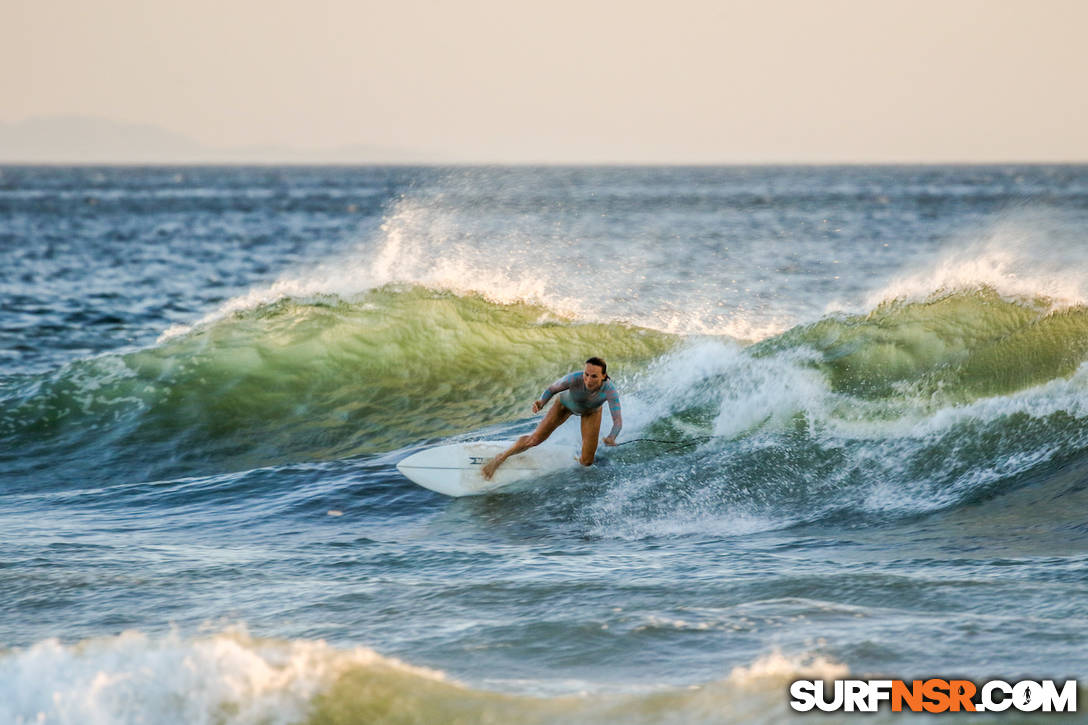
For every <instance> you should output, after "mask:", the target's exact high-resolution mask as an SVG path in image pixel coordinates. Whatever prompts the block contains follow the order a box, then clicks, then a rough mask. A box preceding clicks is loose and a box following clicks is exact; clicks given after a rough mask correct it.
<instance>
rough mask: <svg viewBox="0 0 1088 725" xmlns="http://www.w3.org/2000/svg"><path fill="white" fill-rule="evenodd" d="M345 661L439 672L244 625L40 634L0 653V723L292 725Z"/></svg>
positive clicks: (436, 675) (435, 675)
mask: <svg viewBox="0 0 1088 725" xmlns="http://www.w3.org/2000/svg"><path fill="white" fill-rule="evenodd" d="M353 667H383V668H395V669H398V670H401V671H404V672H408V673H411V674H412V675H413V676H416V677H423V678H427V679H433V680H444V679H445V676H444V675H443V674H442V673H441V672H437V671H434V670H428V669H424V668H418V667H411V666H408V665H404V664H403V663H400V662H398V661H397V660H393V659H390V658H385V657H382V656H381V655H378V654H377V653H375V652H373V651H372V650H369V649H366V648H356V649H352V650H346V651H345V650H337V649H335V648H333V647H330V646H329V645H327V644H325V643H324V642H322V641H309V640H291V641H278V640H256V639H253V638H251V637H249V636H248V635H247V634H246V633H245V631H244V630H234V631H230V632H226V633H221V634H216V635H212V636H205V637H198V638H195V639H187V638H183V637H182V636H180V635H179V634H177V633H172V634H169V635H166V636H163V637H159V638H155V637H150V636H147V635H145V634H142V633H140V632H125V633H123V634H121V635H119V636H116V637H102V638H96V639H90V640H86V641H83V642H80V643H78V644H75V645H65V644H62V643H61V642H59V641H58V640H55V639H50V640H46V641H43V642H39V643H37V644H35V645H33V646H32V647H29V648H26V649H16V650H10V651H8V652H5V653H3V654H0V722H4V723H13V724H15V725H30V723H42V724H45V723H50V724H52V723H58V724H59V725H116V724H119V723H132V724H133V725H136V724H141V725H142V724H143V723H179V724H180V723H185V725H205V724H207V725H212V724H213V723H223V722H230V723H255V724H256V723H262V724H264V723H267V724H275V723H284V724H287V723H296V722H299V721H301V720H302V719H303V717H304V715H305V714H306V710H307V707H308V704H309V702H310V700H311V699H312V698H313V697H314V696H315V695H316V694H317V693H318V692H320V691H322V690H323V689H325V688H327V687H328V686H329V685H330V684H331V683H332V681H333V680H334V679H335V677H336V676H337V675H339V674H340V673H342V672H344V671H345V670H347V669H348V668H353ZM227 715H229V717H226V716H227Z"/></svg>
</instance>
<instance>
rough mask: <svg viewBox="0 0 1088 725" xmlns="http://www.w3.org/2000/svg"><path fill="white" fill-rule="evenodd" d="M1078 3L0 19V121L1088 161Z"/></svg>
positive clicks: (133, 7)
mask: <svg viewBox="0 0 1088 725" xmlns="http://www.w3.org/2000/svg"><path fill="white" fill-rule="evenodd" d="M1086 34H1088V2H1081V1H1079V0H1070V1H1068V2H1067V1H1062V0H1025V1H1023V2H1021V1H1019V0H990V1H989V2H984V1H982V0H940V1H936V2H930V1H928V0H910V1H909V2H881V1H880V0H865V1H863V0H858V1H856V2H853V1H851V2H846V1H843V0H834V1H816V0H810V1H808V2H803V1H800V0H759V1H758V2H731V1H729V0H705V1H703V0H699V1H695V0H680V1H677V0H670V1H666V0H660V1H658V2H649V3H646V2H633V1H632V0H624V1H623V2H596V1H594V0H579V1H578V2H568V1H567V0H549V1H548V2H519V1H517V0H502V1H495V2H492V1H491V0H449V1H447V2H426V1H424V0H391V1H390V0H383V2H369V1H367V0H360V1H357V2H349V1H347V0H343V1H341V0H330V1H327V2H320V1H315V0H307V1H306V2H276V1H275V0H2V2H0V93H2V96H0V98H2V101H0V121H9V122H10V121H21V120H24V119H27V118H28V117H34V116H49V115H58V114H64V115H70V114H78V115H83V116H95V117H102V118H107V119H112V120H116V121H124V122H139V123H150V124H155V125H158V126H162V127H163V128H166V129H169V130H171V131H176V132H179V133H182V134H185V135H187V136H190V137H192V138H194V139H196V140H198V141H200V142H201V143H204V144H208V145H211V146H238V145H251V144H282V145H290V146H295V147H301V148H314V149H316V148H329V147H334V146H341V145H350V144H365V145H372V146H389V147H399V148H404V149H411V150H416V151H422V152H425V153H428V154H433V155H434V157H435V160H439V161H441V160H461V161H487V162H496V161H497V162H502V161H510V162H516V161H554V162H579V161H583V162H607V161H621V162H622V161H650V162H655V161H656V162H695V163H714V162H753V161H755V162H759V161H771V162H781V161H787V162H788V161H800V162H820V161H850V162H858V161H860V162H864V161H1007V160H1038V161H1053V160H1073V161H1088V79H1086V76H1088V38H1086Z"/></svg>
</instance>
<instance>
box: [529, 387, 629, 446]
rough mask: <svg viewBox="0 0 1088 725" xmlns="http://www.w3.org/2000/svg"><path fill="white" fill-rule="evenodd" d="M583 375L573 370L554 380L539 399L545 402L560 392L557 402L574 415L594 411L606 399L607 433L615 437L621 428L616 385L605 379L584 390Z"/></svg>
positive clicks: (620, 412) (621, 420)
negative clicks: (609, 414) (609, 426)
mask: <svg viewBox="0 0 1088 725" xmlns="http://www.w3.org/2000/svg"><path fill="white" fill-rule="evenodd" d="M583 377H584V375H583V374H582V373H581V372H575V373H571V374H570V375H567V376H566V377H564V378H560V379H559V380H556V381H555V382H554V383H552V384H551V385H549V386H548V388H547V389H546V390H545V391H544V393H543V394H542V395H541V396H540V399H541V400H542V401H544V402H545V403H547V402H548V401H549V400H551V397H552V396H553V395H555V394H556V393H562V395H560V396H559V402H560V403H562V404H563V407H565V408H566V409H567V410H569V411H570V412H572V413H574V414H575V415H582V414H583V413H589V412H590V411H594V410H596V409H597V408H600V407H601V406H602V405H604V402H605V401H606V400H607V401H608V411H609V412H610V413H611V414H612V431H611V432H610V433H609V434H608V437H609V438H615V437H616V436H618V435H619V434H620V429H621V428H623V414H622V408H621V407H620V394H619V393H618V392H617V391H616V386H615V385H613V384H612V381H611V380H605V381H604V382H603V383H601V387H599V388H597V389H596V390H595V391H593V392H592V393H591V392H589V391H588V390H586V385H585V381H584V380H583V379H582V378H583Z"/></svg>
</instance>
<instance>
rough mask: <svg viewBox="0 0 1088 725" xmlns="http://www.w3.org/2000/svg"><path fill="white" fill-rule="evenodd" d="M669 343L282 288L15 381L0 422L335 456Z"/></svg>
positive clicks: (478, 303)
mask: <svg viewBox="0 0 1088 725" xmlns="http://www.w3.org/2000/svg"><path fill="white" fill-rule="evenodd" d="M674 344H676V338H674V337H672V336H669V335H665V334H663V333H660V332H654V331H651V330H647V329H641V328H635V327H630V326H626V325H621V324H603V323H601V324H583V323H578V322H576V321H573V320H570V319H565V318H562V317H559V316H557V315H555V314H554V313H552V312H550V311H549V310H547V309H545V308H543V307H539V306H534V305H529V304H498V303H494V302H490V301H488V300H486V299H484V298H482V297H478V296H458V295H455V294H453V293H449V292H441V291H434V290H430V289H426V288H422V287H402V286H386V287H382V288H379V289H376V290H372V291H370V292H368V293H365V294H363V295H361V296H359V297H357V298H354V299H351V300H344V299H340V298H336V297H328V298H324V299H315V300H307V301H301V300H290V299H283V300H280V301H278V302H276V303H273V304H269V305H265V306H261V307H258V308H255V309H251V310H247V311H245V312H242V313H238V314H235V315H234V316H232V317H229V318H226V319H222V320H219V321H217V322H215V323H213V324H210V325H208V326H206V327H202V328H198V329H196V330H193V331H190V332H189V333H188V334H186V335H184V336H181V337H178V338H174V339H171V340H168V341H166V342H164V343H162V344H160V345H158V346H156V347H154V348H150V349H145V350H140V351H136V352H131V353H128V354H124V355H111V356H105V357H101V358H95V359H90V360H82V361H79V362H76V363H74V364H72V365H69V366H66V367H65V368H63V369H62V370H60V371H58V372H57V373H56V374H54V375H52V376H49V377H48V378H46V379H41V378H32V379H23V380H19V381H16V383H15V385H16V387H18V388H19V389H18V390H17V391H16V392H15V393H12V392H11V390H10V389H9V390H7V391H4V392H5V393H6V395H5V397H6V398H8V401H7V405H6V406H5V408H6V410H5V411H4V413H3V416H2V418H0V435H3V436H4V437H5V438H8V439H9V440H11V441H12V442H13V443H20V444H22V445H24V446H30V447H37V448H41V447H43V446H45V447H47V448H50V449H51V450H49V451H42V453H43V454H44V453H47V452H48V453H50V454H56V453H57V450H56V447H57V446H68V448H69V449H70V452H71V453H72V455H79V456H81V457H84V456H85V455H86V452H87V451H86V449H87V447H88V445H89V444H91V443H94V444H96V446H97V444H101V443H105V444H108V447H109V450H111V451H113V452H114V453H115V454H116V455H120V456H122V457H124V458H128V459H130V461H131V462H132V463H133V464H134V465H136V464H141V465H144V466H146V467H148V469H147V470H146V471H145V473H144V475H146V476H150V477H154V476H164V475H179V474H186V475H188V474H192V473H199V472H204V471H208V470H214V471H218V470H223V469H228V470H237V469H241V468H252V467H257V466H262V465H271V464H276V463H281V462H286V461H301V460H329V459H335V458H342V457H345V456H350V455H357V454H363V453H374V452H381V451H387V450H393V449H396V448H398V447H401V446H404V445H408V444H411V443H413V442H418V441H421V440H426V439H429V438H435V437H441V436H448V435H451V434H457V433H463V432H466V431H471V430H475V429H478V428H480V427H483V426H487V425H490V424H494V423H499V422H502V421H506V420H510V419H514V418H516V417H520V416H525V415H527V414H528V413H529V404H530V402H531V401H532V400H533V398H535V397H536V396H537V395H539V393H540V391H541V389H542V388H543V387H544V386H545V385H547V384H548V383H550V382H551V381H552V380H554V379H556V378H557V377H559V376H560V375H562V374H565V373H567V372H569V371H570V370H572V369H577V368H579V367H581V364H582V361H584V360H585V359H586V357H588V356H590V355H600V356H602V357H605V358H606V359H607V360H608V361H609V365H610V372H611V371H613V370H615V371H616V372H619V373H621V374H622V373H623V372H624V371H625V370H630V369H631V368H632V367H633V366H638V365H641V364H642V363H645V362H647V361H649V360H651V359H652V358H654V357H656V356H657V355H659V354H661V353H662V352H663V351H665V350H667V349H669V348H670V347H672V346H673V345H674ZM11 385H12V383H11V381H9V382H8V384H7V385H5V386H4V387H10V386H11ZM13 439H17V440H13ZM93 455H105V454H104V453H102V452H100V451H96V452H95V453H94V454H93ZM149 460H152V461H155V462H154V463H153V464H149V463H147V461H149Z"/></svg>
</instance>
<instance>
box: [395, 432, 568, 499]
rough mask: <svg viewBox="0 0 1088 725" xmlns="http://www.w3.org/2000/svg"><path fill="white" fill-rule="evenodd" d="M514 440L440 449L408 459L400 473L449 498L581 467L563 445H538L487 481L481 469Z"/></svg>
mask: <svg viewBox="0 0 1088 725" xmlns="http://www.w3.org/2000/svg"><path fill="white" fill-rule="evenodd" d="M513 443H514V442H513V441H475V442H472V443H452V444H450V445H445V446H436V447H434V448H428V449H426V450H423V451H420V452H419V453H416V454H413V455H411V456H408V457H407V458H405V459H404V460H403V461H401V462H400V463H398V464H397V470H398V471H400V472H401V473H403V474H404V475H405V476H406V477H407V478H408V479H410V480H411V481H413V482H415V483H418V484H419V485H420V486H423V487H424V488H429V489H431V490H432V491H437V492H438V493H444V494H446V495H447V496H475V495H477V494H481V493H487V492H488V491H494V490H495V489H497V488H502V487H503V486H506V485H509V484H511V483H513V482H514V481H521V480H523V479H526V478H536V477H539V476H543V475H545V474H548V473H553V472H555V471H561V470H563V469H565V468H575V467H577V466H578V465H579V463H578V461H577V460H575V458H574V454H573V453H572V452H571V451H570V450H568V449H566V448H561V447H559V446H554V445H553V446H548V445H543V446H536V447H535V448H530V449H529V450H527V451H525V452H524V453H519V454H518V455H516V456H511V457H510V458H507V459H506V460H505V461H504V462H503V464H502V465H501V466H499V470H498V471H496V472H495V476H494V477H493V478H492V479H491V480H490V481H485V480H484V477H483V476H482V475H480V469H482V468H483V467H484V464H485V463H487V462H488V461H490V460H491V459H492V458H494V457H495V456H497V455H498V454H500V453H502V452H503V451H505V450H506V449H507V448H509V447H510V446H511V445H513Z"/></svg>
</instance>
